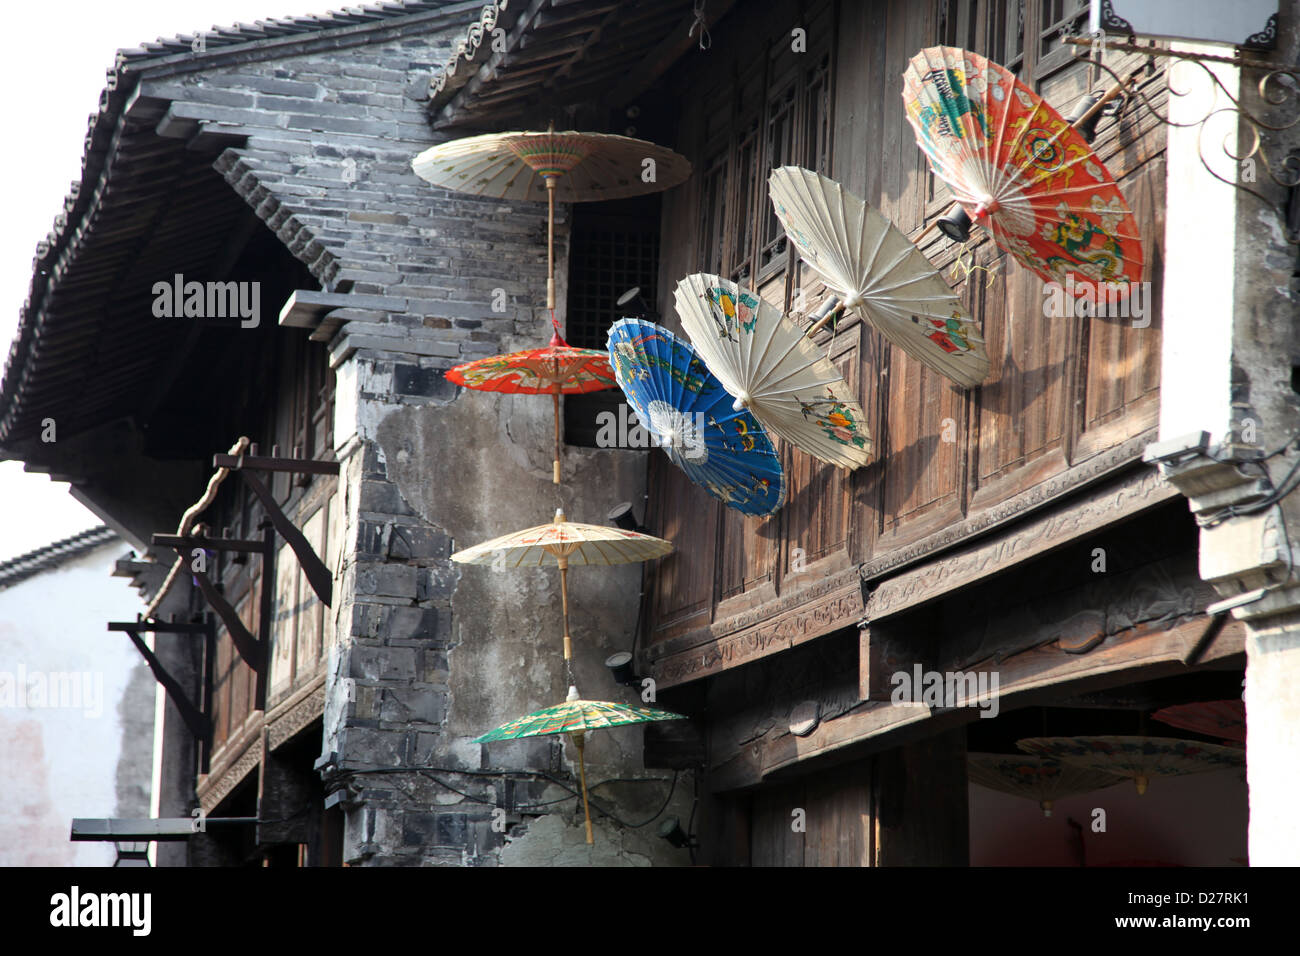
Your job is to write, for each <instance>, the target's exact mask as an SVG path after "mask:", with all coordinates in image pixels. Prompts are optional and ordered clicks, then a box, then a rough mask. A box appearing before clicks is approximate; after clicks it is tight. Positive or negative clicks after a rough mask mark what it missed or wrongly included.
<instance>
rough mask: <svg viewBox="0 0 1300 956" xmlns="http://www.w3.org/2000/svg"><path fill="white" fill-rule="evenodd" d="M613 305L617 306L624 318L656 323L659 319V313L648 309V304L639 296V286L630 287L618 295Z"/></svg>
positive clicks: (643, 297)
mask: <svg viewBox="0 0 1300 956" xmlns="http://www.w3.org/2000/svg"><path fill="white" fill-rule="evenodd" d="M614 304H615V305H616V306H618V308H619V310H620V311H621V313H622V315H623V316H624V317H625V318H629V319H648V320H650V321H652V322H653V321H657V320H658V318H659V313H658V312H656V311H655V310H654V309H652V308H650V303H649V302H647V301H646V300H645V296H643V295H642V294H641V287H640V286H639V285H634V286H632V288H630V289H628V290H627V291H626V292H624V293H623V294H622V295H620V296H619V297H618V299H617V300H616V301H615V303H614Z"/></svg>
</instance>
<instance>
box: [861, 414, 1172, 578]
mask: <svg viewBox="0 0 1300 956" xmlns="http://www.w3.org/2000/svg"><path fill="white" fill-rule="evenodd" d="M1155 437H1156V433H1155V430H1154V429H1152V430H1150V431H1147V432H1143V433H1142V434H1141V435H1139V436H1137V437H1136V438H1131V439H1129V440H1128V441H1126V442H1124V443H1123V444H1121V445H1117V446H1116V447H1114V448H1112V449H1110V451H1107V452H1105V453H1103V454H1100V455H1096V456H1094V457H1092V458H1089V459H1088V460H1087V461H1084V462H1081V463H1080V464H1078V465H1075V466H1074V467H1073V468H1071V469H1069V470H1068V471H1064V472H1061V473H1060V474H1058V475H1056V476H1054V477H1052V478H1049V479H1047V480H1046V481H1044V482H1042V483H1040V484H1037V485H1034V487H1032V488H1030V489H1028V490H1026V491H1023V492H1021V493H1020V494H1018V495H1016V496H1014V497H1012V498H1008V499H1007V500H1005V501H1002V502H1000V503H998V504H996V505H992V506H990V507H988V508H987V509H985V510H983V511H979V512H977V513H975V514H972V515H971V516H970V517H969V518H966V519H965V520H964V521H960V522H958V523H956V524H953V525H951V526H949V527H947V528H945V529H944V530H943V531H940V532H938V533H936V534H932V535H930V536H929V537H926V538H923V539H922V540H920V541H917V542H916V543H915V544H911V545H908V546H906V547H903V548H898V549H896V550H893V551H890V552H888V553H887V554H882V555H880V556H878V557H875V558H872V559H870V560H868V561H866V562H864V563H863V564H862V569H861V571H862V579H863V580H864V581H871V580H874V579H875V578H878V577H881V576H883V575H885V574H888V573H889V572H891V571H894V570H897V569H898V568H901V567H903V566H905V565H908V564H913V563H915V562H917V561H919V560H921V559H923V558H925V557H926V556H927V555H929V554H932V553H934V552H935V551H940V550H943V549H944V548H949V547H952V546H953V545H955V544H958V543H960V542H961V541H962V540H963V539H966V538H969V537H972V536H973V535H975V534H977V533H980V532H984V531H989V530H991V529H993V528H995V527H997V526H998V525H1002V524H1006V523H1007V522H1009V521H1012V520H1015V519H1017V518H1021V517H1023V516H1025V515H1026V514H1028V513H1030V512H1032V511H1036V510H1038V509H1039V508H1043V507H1045V506H1047V505H1050V504H1052V503H1053V502H1054V501H1055V500H1057V499H1058V498H1059V497H1060V496H1061V495H1063V494H1065V493H1066V492H1069V491H1072V490H1074V489H1076V488H1079V487H1081V486H1083V485H1086V484H1090V483H1091V482H1094V481H1097V480H1098V479H1101V478H1103V477H1105V476H1107V475H1109V474H1111V473H1112V472H1115V471H1119V470H1121V469H1124V468H1128V467H1130V466H1132V465H1134V464H1135V463H1137V462H1138V461H1139V460H1140V459H1141V457H1142V450H1143V449H1144V448H1146V446H1147V445H1149V444H1150V443H1151V442H1152V441H1154V440H1155ZM1147 473H1148V474H1153V472H1149V471H1148V472H1147ZM1168 497H1173V494H1172V489H1171V493H1170V494H1169V495H1168ZM1162 500H1163V499H1162ZM1151 503H1152V504H1156V502H1154V501H1153V502H1151Z"/></svg>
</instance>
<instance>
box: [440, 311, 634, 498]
mask: <svg viewBox="0 0 1300 956" xmlns="http://www.w3.org/2000/svg"><path fill="white" fill-rule="evenodd" d="M446 375H447V378H448V379H449V380H450V381H452V382H455V383H456V384H457V385H463V386H464V387H465V388H473V389H477V390H478V391H482V392H508V393H510V394H515V395H543V394H547V395H550V396H551V401H552V404H553V406H554V409H555V465H554V471H553V474H552V478H553V480H554V481H555V483H556V484H557V485H558V484H559V483H560V396H561V395H562V394H563V395H578V394H581V393H583V392H598V391H600V390H601V389H603V388H613V387H614V386H615V385H616V384H618V383H617V382H615V380H614V370H613V369H612V368H610V366H609V353H607V352H601V351H597V350H596V349H575V348H573V346H571V345H569V344H568V343H567V342H565V341H564V339H562V338H560V331H559V326H558V325H557V326H556V329H555V331H554V332H553V333H552V334H551V341H550V342H549V343H548V344H547V346H546V347H545V348H540V349H529V350H527V351H523V352H509V353H507V354H505V355H490V356H488V357H487V358H481V359H475V360H474V361H473V362H466V363H465V364H463V365H457V366H456V367H455V368H450V369H448V370H447V372H446Z"/></svg>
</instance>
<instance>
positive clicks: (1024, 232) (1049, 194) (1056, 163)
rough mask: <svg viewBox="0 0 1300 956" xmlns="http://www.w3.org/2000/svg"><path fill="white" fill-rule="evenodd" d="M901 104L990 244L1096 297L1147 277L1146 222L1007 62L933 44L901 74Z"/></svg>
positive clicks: (1076, 135)
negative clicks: (1141, 224) (1106, 288)
mask: <svg viewBox="0 0 1300 956" xmlns="http://www.w3.org/2000/svg"><path fill="white" fill-rule="evenodd" d="M903 105H904V107H905V109H906V111H907V119H908V121H909V122H910V123H911V124H912V127H913V128H914V130H915V131H916V142H917V145H918V146H920V147H921V150H922V151H923V152H924V153H925V154H926V156H927V157H928V158H929V160H930V166H931V168H932V169H933V170H934V174H935V175H936V176H938V177H939V178H940V179H942V180H943V181H944V182H945V183H947V184H948V187H949V188H950V189H951V190H952V193H953V197H954V198H955V199H956V200H957V202H959V203H960V204H961V206H962V208H963V209H964V210H965V211H966V213H967V214H968V215H969V216H970V217H971V218H972V219H973V220H974V221H975V222H977V223H979V224H981V225H984V226H986V227H987V228H989V229H990V230H991V231H992V234H993V240H994V241H995V242H996V243H997V244H998V245H999V246H1001V247H1002V248H1003V249H1005V250H1006V251H1007V252H1009V253H1011V255H1013V256H1015V257H1016V259H1018V260H1019V261H1020V262H1021V263H1022V264H1024V265H1025V266H1026V267H1027V268H1029V269H1032V270H1033V271H1034V272H1036V273H1037V274H1038V275H1039V276H1041V277H1042V278H1044V279H1046V280H1048V281H1055V282H1061V283H1066V277H1067V276H1078V277H1079V278H1080V279H1081V280H1083V281H1082V282H1081V283H1080V284H1072V283H1066V286H1067V288H1073V290H1074V292H1075V294H1077V295H1081V296H1084V297H1086V298H1088V299H1090V300H1091V301H1098V299H1099V298H1103V297H1104V296H1102V295H1099V293H1101V292H1102V291H1103V290H1101V289H1098V288H1097V286H1096V284H1098V283H1112V284H1113V286H1112V288H1113V289H1114V291H1115V292H1116V293H1117V294H1119V295H1126V294H1127V293H1128V289H1129V283H1132V282H1136V281H1138V280H1140V279H1141V278H1142V241H1141V235H1140V233H1139V231H1138V225H1137V221H1136V220H1135V219H1134V217H1133V213H1132V212H1131V211H1130V210H1129V207H1128V203H1126V202H1125V201H1124V196H1123V195H1122V194H1121V193H1120V191H1119V187H1118V186H1116V185H1115V181H1114V180H1113V179H1112V178H1111V175H1110V173H1109V171H1107V169H1106V167H1105V165H1104V164H1103V163H1102V162H1101V160H1100V159H1098V158H1097V155H1096V154H1095V153H1094V152H1093V151H1092V147H1091V146H1089V145H1088V141H1087V140H1086V139H1085V138H1084V136H1083V134H1082V133H1081V132H1079V131H1078V130H1077V129H1075V128H1074V127H1072V126H1071V125H1070V124H1069V122H1067V121H1066V120H1065V119H1064V118H1063V117H1062V116H1061V115H1060V114H1059V113H1057V112H1056V110H1054V109H1053V108H1052V107H1051V106H1049V105H1048V104H1047V103H1046V102H1044V101H1043V100H1042V99H1041V98H1040V97H1039V96H1037V95H1036V94H1035V93H1033V92H1032V91H1031V90H1030V89H1029V88H1028V87H1026V86H1025V85H1024V84H1023V83H1021V82H1020V81H1018V80H1017V79H1016V78H1015V76H1014V75H1013V74H1012V73H1011V72H1010V71H1009V70H1007V69H1006V68H1005V67H1003V66H1000V65H998V64H997V63H994V62H992V61H991V60H988V59H986V58H985V57H982V56H980V55H979V54H978V53H971V52H969V51H967V50H961V49H957V48H956V47H943V46H940V47H930V48H929V49H925V50H922V51H921V52H920V53H918V54H917V55H916V56H914V57H913V58H912V61H911V63H909V64H908V67H907V70H906V71H905V72H904V73H903Z"/></svg>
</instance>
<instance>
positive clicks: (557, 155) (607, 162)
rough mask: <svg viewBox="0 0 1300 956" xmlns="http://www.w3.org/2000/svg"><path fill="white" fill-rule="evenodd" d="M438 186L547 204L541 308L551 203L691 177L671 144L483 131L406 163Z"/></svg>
mask: <svg viewBox="0 0 1300 956" xmlns="http://www.w3.org/2000/svg"><path fill="white" fill-rule="evenodd" d="M411 166H412V168H413V169H414V170H415V174H416V175H417V176H419V177H420V178H421V179H424V180H426V181H428V182H430V183H432V184H433V185H435V186H441V187H443V188H444V189H454V190H456V191H457V192H462V193H469V194H470V195H474V196H490V197H492V198H495V199H534V200H542V199H545V200H546V201H547V211H548V213H549V218H548V220H547V228H546V259H547V269H546V277H547V278H546V305H547V308H550V309H554V308H555V201H556V200H557V199H558V200H560V201H561V202H597V201H599V200H603V199H626V198H627V197H629V196H641V195H644V194H646V193H654V192H659V191H660V190H663V189H670V188H672V187H673V186H676V185H678V184H679V183H681V182H683V181H685V180H686V179H687V177H689V176H690V175H691V164H690V163H689V162H688V161H687V160H686V159H685V157H683V156H680V155H678V154H677V153H674V152H673V151H672V150H671V149H667V148H665V147H663V146H656V145H655V144H654V143H647V142H645V141H644V140H640V139H631V138H630V137H627V136H614V135H612V134H608V133H579V132H576V131H574V130H569V131H567V132H556V131H555V130H553V129H551V130H545V131H542V132H532V131H525V132H513V133H487V134H484V135H482V136H469V137H466V138H465V139H455V140H452V141H451V142H448V143H442V144H440V145H438V146H434V147H432V148H431V149H426V150H425V151H424V152H423V153H421V154H420V155H419V156H417V157H415V159H414V160H413V161H412V163H411Z"/></svg>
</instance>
